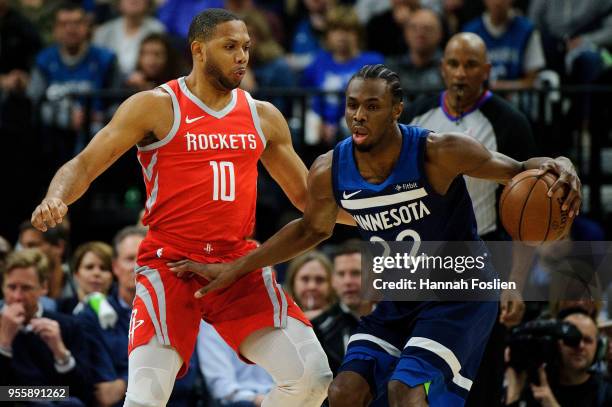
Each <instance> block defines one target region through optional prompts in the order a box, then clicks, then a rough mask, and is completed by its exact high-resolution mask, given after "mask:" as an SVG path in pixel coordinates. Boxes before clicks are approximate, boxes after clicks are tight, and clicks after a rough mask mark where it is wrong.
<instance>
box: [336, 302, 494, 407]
mask: <svg viewBox="0 0 612 407" xmlns="http://www.w3.org/2000/svg"><path fill="white" fill-rule="evenodd" d="M498 305H499V303H498V302H496V301H490V302H476V301H473V302H471V301H470V302H391V301H383V302H381V303H379V304H378V306H377V307H376V309H375V310H374V311H373V312H372V313H371V314H370V315H368V316H366V317H363V318H362V319H361V321H360V323H359V327H358V328H357V330H356V332H355V334H353V335H352V336H351V338H350V340H349V345H348V349H347V352H346V355H345V357H344V361H343V363H342V366H341V367H340V370H339V371H340V372H342V371H351V372H355V373H358V374H359V375H361V376H362V377H364V378H365V380H366V381H367V382H368V383H369V385H370V389H371V392H372V395H373V397H374V401H373V403H372V404H371V406H381V407H382V406H388V400H387V384H388V382H389V380H398V381H400V382H401V383H404V384H406V385H407V386H410V387H415V386H418V385H421V384H423V385H425V388H426V391H427V400H428V402H429V405H430V406H431V407H437V406H444V407H454V406H463V405H464V403H465V399H466V398H467V395H468V392H469V390H470V388H471V386H472V381H473V380H474V378H475V377H476V373H477V372H478V366H479V365H480V360H481V358H482V355H483V353H484V349H485V346H486V344H487V341H488V339H489V335H490V333H491V329H492V327H493V324H494V323H495V320H496V318H497V311H498Z"/></svg>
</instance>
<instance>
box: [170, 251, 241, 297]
mask: <svg viewBox="0 0 612 407" xmlns="http://www.w3.org/2000/svg"><path fill="white" fill-rule="evenodd" d="M168 267H169V268H170V271H172V272H174V273H176V274H177V276H178V277H183V276H185V275H186V274H188V273H193V274H195V275H198V276H200V277H203V278H205V279H206V280H208V284H206V285H205V286H204V287H202V288H201V289H199V290H198V291H196V293H195V294H194V296H195V297H196V298H201V297H203V296H204V295H205V294H206V293H208V292H210V291H213V290H219V289H221V288H225V287H227V286H228V285H230V284H231V283H233V282H234V281H236V279H237V276H236V273H235V271H234V269H233V267H232V263H217V264H204V263H198V262H195V261H192V260H188V259H183V260H179V261H175V262H170V263H168Z"/></svg>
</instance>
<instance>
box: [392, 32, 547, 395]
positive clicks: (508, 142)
mask: <svg viewBox="0 0 612 407" xmlns="http://www.w3.org/2000/svg"><path fill="white" fill-rule="evenodd" d="M490 70H491V64H490V63H489V62H488V59H487V48H486V46H485V44H484V42H483V41H482V39H481V38H480V37H479V36H477V35H476V34H473V33H460V34H456V35H455V36H453V37H452V38H451V39H450V41H449V42H448V44H447V45H446V48H445V50H444V56H443V59H442V64H441V71H442V77H443V78H444V83H445V87H446V90H445V91H444V92H442V94H441V95H433V96H427V97H424V98H421V99H420V100H417V101H415V102H414V103H411V104H409V105H408V109H407V110H406V111H405V112H404V116H403V117H402V119H401V120H402V121H403V122H405V123H408V122H409V123H411V124H415V125H418V126H421V127H424V128H427V129H432V131H435V132H442V133H444V132H462V133H464V134H467V135H469V136H471V137H473V138H475V139H476V140H478V141H479V142H480V143H482V144H483V145H484V146H486V147H487V148H488V149H489V150H490V151H499V152H500V153H502V154H505V155H507V156H509V157H512V158H514V159H516V160H526V159H527V158H529V157H533V156H535V155H536V154H535V150H536V148H535V140H534V138H533V135H532V132H531V127H530V125H529V122H528V121H527V118H526V117H525V116H524V115H523V114H522V113H520V112H519V111H518V110H516V109H515V108H514V107H513V106H512V105H511V104H510V103H508V102H507V101H505V100H504V99H502V98H500V97H499V96H496V95H493V94H492V93H491V92H490V91H489V90H488V89H487V87H486V81H487V79H488V77H489V72H490ZM465 178H466V186H467V189H468V192H469V194H470V197H471V199H472V204H473V206H474V214H475V216H476V223H477V225H478V234H479V235H480V236H481V237H482V238H483V239H484V240H507V239H508V238H507V237H506V234H505V232H504V230H503V228H502V227H501V224H500V222H499V219H498V217H497V199H498V196H499V189H498V188H499V186H498V184H496V183H494V182H490V181H484V180H477V179H474V178H471V177H465ZM518 249H519V248H518V247H517V248H516V249H514V250H518ZM508 255H509V256H511V255H512V253H508ZM517 257H518V256H517ZM517 257H514V258H517ZM513 266H516V267H520V266H521V265H520V264H518V263H517V264H514V265H513ZM510 298H513V300H512V301H511V300H510ZM501 304H502V306H501V307H500V308H501V314H500V318H499V321H498V322H497V323H496V325H495V326H494V327H493V331H492V333H491V337H490V339H489V343H488V345H487V349H486V351H485V354H484V356H483V362H482V364H481V366H480V369H479V373H478V375H477V380H476V381H475V382H474V386H473V387H472V389H471V391H470V395H469V397H468V400H467V405H468V406H481V405H487V406H495V405H498V404H499V400H501V396H502V395H501V388H502V378H503V371H504V370H503V369H504V359H503V358H504V337H505V335H506V329H507V328H508V327H511V326H513V325H515V324H517V323H519V322H520V320H521V318H522V316H523V312H524V304H523V302H522V300H521V299H520V298H519V296H518V294H517V293H514V292H512V291H504V292H503V295H502V301H501Z"/></svg>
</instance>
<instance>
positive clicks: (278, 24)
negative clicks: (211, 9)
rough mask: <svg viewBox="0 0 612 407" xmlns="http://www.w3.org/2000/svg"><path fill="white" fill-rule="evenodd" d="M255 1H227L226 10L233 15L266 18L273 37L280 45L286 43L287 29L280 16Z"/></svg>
mask: <svg viewBox="0 0 612 407" xmlns="http://www.w3.org/2000/svg"><path fill="white" fill-rule="evenodd" d="M258 4H259V2H258V1H255V0H225V8H226V9H227V10H229V11H231V12H232V13H234V14H236V15H239V16H241V17H244V16H246V15H248V14H249V13H258V14H261V16H262V17H263V18H264V21H265V22H266V26H267V28H268V31H269V32H270V35H271V37H272V38H273V39H274V41H276V42H277V43H278V44H284V43H285V29H284V27H283V21H282V20H281V19H280V18H279V15H278V14H276V13H274V12H272V11H269V10H268V9H267V8H263V7H258Z"/></svg>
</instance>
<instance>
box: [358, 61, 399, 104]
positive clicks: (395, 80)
mask: <svg viewBox="0 0 612 407" xmlns="http://www.w3.org/2000/svg"><path fill="white" fill-rule="evenodd" d="M355 78H361V79H383V80H384V81H385V82H387V85H388V86H389V89H390V90H391V96H392V97H393V103H400V102H401V101H402V100H403V98H404V90H403V89H402V85H401V83H400V78H399V75H398V74H397V73H395V72H394V71H392V70H391V69H389V68H387V67H386V66H385V65H383V64H376V65H364V66H363V68H361V69H360V70H359V71H357V72H356V73H355V74H353V76H352V77H351V80H350V81H349V83H350V82H351V81H352V80H353V79H355Z"/></svg>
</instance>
